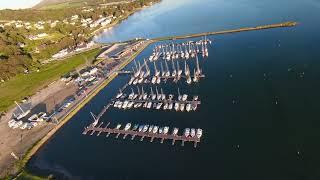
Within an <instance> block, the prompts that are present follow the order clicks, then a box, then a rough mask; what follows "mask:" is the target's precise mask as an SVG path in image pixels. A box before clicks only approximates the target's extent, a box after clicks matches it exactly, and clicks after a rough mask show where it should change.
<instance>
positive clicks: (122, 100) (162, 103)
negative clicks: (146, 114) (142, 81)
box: [112, 86, 200, 112]
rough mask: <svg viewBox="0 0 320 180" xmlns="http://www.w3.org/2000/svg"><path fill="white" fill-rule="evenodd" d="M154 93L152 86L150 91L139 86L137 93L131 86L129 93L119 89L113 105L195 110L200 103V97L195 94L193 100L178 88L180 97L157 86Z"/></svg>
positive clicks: (126, 107) (122, 107) (116, 106)
mask: <svg viewBox="0 0 320 180" xmlns="http://www.w3.org/2000/svg"><path fill="white" fill-rule="evenodd" d="M155 91H156V93H154V91H153V89H152V87H150V93H149V94H148V93H147V92H146V91H144V88H143V87H141V90H140V88H139V87H138V86H137V93H136V92H135V91H134V90H133V88H131V93H130V94H129V95H127V94H124V93H122V91H119V93H118V95H117V96H116V101H114V103H113V104H112V105H113V107H115V108H119V109H131V108H140V107H143V108H146V109H151V108H153V109H157V110H160V109H163V110H173V109H174V110H176V111H184V110H186V111H187V112H189V111H195V110H197V107H198V104H200V101H199V97H198V96H193V98H192V100H189V99H188V96H189V95H187V94H180V90H179V88H178V98H177V99H174V95H173V94H169V95H166V94H165V93H164V92H163V90H162V88H161V89H160V91H159V90H158V87H156V88H155Z"/></svg>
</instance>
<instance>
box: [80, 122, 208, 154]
mask: <svg viewBox="0 0 320 180" xmlns="http://www.w3.org/2000/svg"><path fill="white" fill-rule="evenodd" d="M96 122H97V121H95V122H94V123H92V124H91V125H90V126H88V127H86V128H85V130H84V131H83V132H82V134H83V135H87V134H89V135H91V136H92V135H94V133H97V136H100V135H101V134H102V133H106V137H109V136H110V135H111V134H114V135H115V138H119V137H120V135H123V139H125V138H126V137H127V136H128V135H129V136H131V138H130V139H131V140H134V139H135V138H136V137H140V141H143V140H145V139H146V138H149V139H150V142H153V141H154V140H155V139H160V142H161V143H163V142H164V140H172V145H175V143H176V142H177V141H181V143H182V144H181V145H182V146H184V144H185V142H191V143H193V144H194V147H195V148H196V147H197V144H198V143H199V142H200V139H201V137H202V129H194V128H191V129H189V128H186V129H185V130H184V133H183V134H182V135H178V132H179V128H173V130H172V132H171V133H169V129H170V128H169V127H167V126H165V127H158V126H155V125H150V126H149V125H138V124H135V125H134V126H133V127H131V123H128V124H126V126H125V127H124V128H123V129H121V124H118V125H117V126H116V127H115V128H109V125H110V123H107V125H106V126H105V127H102V125H103V122H101V123H100V124H99V125H98V126H96V125H97V124H96Z"/></svg>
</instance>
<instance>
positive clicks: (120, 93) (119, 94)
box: [116, 90, 123, 99]
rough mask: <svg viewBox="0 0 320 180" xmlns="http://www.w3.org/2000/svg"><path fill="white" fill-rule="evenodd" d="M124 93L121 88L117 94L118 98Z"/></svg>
mask: <svg viewBox="0 0 320 180" xmlns="http://www.w3.org/2000/svg"><path fill="white" fill-rule="evenodd" d="M122 95H123V93H122V92H121V90H119V93H118V94H117V96H116V98H117V99H119V98H120V97H121V96H122Z"/></svg>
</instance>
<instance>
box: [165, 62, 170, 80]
mask: <svg viewBox="0 0 320 180" xmlns="http://www.w3.org/2000/svg"><path fill="white" fill-rule="evenodd" d="M165 65H166V70H167V71H166V73H165V76H166V77H169V76H170V70H169V67H168V63H167V61H165Z"/></svg>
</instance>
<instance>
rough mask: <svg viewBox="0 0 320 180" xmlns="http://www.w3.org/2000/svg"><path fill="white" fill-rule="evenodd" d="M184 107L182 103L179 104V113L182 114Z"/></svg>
mask: <svg viewBox="0 0 320 180" xmlns="http://www.w3.org/2000/svg"><path fill="white" fill-rule="evenodd" d="M184 107H185V104H184V103H181V104H180V111H182V112H183V111H184Z"/></svg>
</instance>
